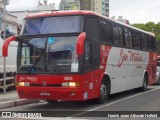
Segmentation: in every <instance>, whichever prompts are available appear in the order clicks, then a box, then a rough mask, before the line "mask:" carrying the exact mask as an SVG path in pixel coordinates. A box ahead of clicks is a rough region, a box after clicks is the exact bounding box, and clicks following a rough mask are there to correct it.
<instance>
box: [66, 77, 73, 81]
mask: <svg viewBox="0 0 160 120" xmlns="http://www.w3.org/2000/svg"><path fill="white" fill-rule="evenodd" d="M64 80H73V78H72V77H64Z"/></svg>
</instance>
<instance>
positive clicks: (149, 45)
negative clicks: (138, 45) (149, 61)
mask: <svg viewBox="0 0 160 120" xmlns="http://www.w3.org/2000/svg"><path fill="white" fill-rule="evenodd" d="M148 49H149V50H151V51H152V50H154V42H153V38H152V37H151V36H148Z"/></svg>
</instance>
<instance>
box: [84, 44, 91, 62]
mask: <svg viewBox="0 0 160 120" xmlns="http://www.w3.org/2000/svg"><path fill="white" fill-rule="evenodd" d="M85 64H86V65H92V46H91V44H90V43H86V44H85Z"/></svg>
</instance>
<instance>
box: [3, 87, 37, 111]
mask: <svg viewBox="0 0 160 120" xmlns="http://www.w3.org/2000/svg"><path fill="white" fill-rule="evenodd" d="M35 102H39V100H27V99H19V97H18V94H17V91H16V90H15V91H11V92H6V93H5V94H4V93H0V109H3V108H8V107H14V106H19V105H25V104H30V103H35Z"/></svg>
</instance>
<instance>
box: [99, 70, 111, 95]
mask: <svg viewBox="0 0 160 120" xmlns="http://www.w3.org/2000/svg"><path fill="white" fill-rule="evenodd" d="M102 80H105V81H106V83H107V85H108V88H109V92H108V94H110V91H111V79H110V76H109V74H108V73H106V72H105V73H103V74H102V75H101V79H100V84H101V83H102ZM99 86H100V85H99Z"/></svg>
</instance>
